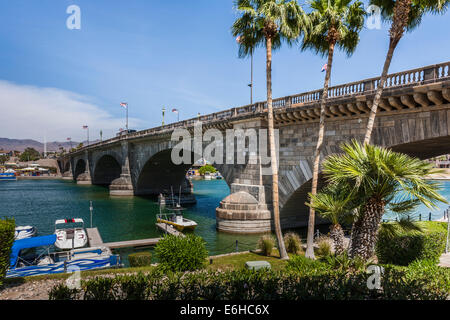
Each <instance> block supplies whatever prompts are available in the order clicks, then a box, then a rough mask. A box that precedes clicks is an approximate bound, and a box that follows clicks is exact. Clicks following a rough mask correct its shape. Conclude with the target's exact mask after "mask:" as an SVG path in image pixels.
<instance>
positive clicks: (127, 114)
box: [127, 103, 128, 133]
mask: <svg viewBox="0 0 450 320" xmlns="http://www.w3.org/2000/svg"><path fill="white" fill-rule="evenodd" d="M127 133H128V103H127Z"/></svg>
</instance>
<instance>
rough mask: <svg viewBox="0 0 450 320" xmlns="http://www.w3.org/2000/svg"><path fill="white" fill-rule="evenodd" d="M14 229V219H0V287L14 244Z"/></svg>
mask: <svg viewBox="0 0 450 320" xmlns="http://www.w3.org/2000/svg"><path fill="white" fill-rule="evenodd" d="M15 227H16V224H15V221H14V219H10V218H5V219H4V220H2V219H0V286H1V285H2V284H3V279H4V278H5V276H6V272H7V271H8V268H9V263H10V262H9V257H10V255H11V247H12V245H13V242H14V234H15Z"/></svg>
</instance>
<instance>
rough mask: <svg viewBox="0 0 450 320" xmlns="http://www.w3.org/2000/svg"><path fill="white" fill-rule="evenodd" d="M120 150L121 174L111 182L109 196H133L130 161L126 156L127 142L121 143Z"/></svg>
mask: <svg viewBox="0 0 450 320" xmlns="http://www.w3.org/2000/svg"><path fill="white" fill-rule="evenodd" d="M121 149H122V173H121V174H120V177H119V178H117V179H115V180H113V181H112V182H111V185H110V186H109V194H110V195H111V196H134V187H133V182H132V181H131V174H130V159H129V156H128V142H127V141H122V142H121Z"/></svg>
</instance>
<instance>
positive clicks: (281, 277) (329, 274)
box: [50, 256, 450, 300]
mask: <svg viewBox="0 0 450 320" xmlns="http://www.w3.org/2000/svg"><path fill="white" fill-rule="evenodd" d="M297 257H302V256H297ZM297 257H296V258H297ZM300 260H301V258H300V259H299V261H300ZM305 261H306V260H305ZM311 261H312V260H311ZM306 263H309V262H306ZM311 264H312V265H315V264H316V263H315V262H312V263H311ZM307 270H311V269H309V268H308V269H307ZM370 276H371V274H369V273H366V272H365V271H358V272H348V271H338V270H326V269H323V270H320V271H315V272H311V271H306V272H298V271H295V270H290V271H289V270H284V271H273V270H268V269H262V270H257V271H256V270H246V269H241V270H235V271H226V272H218V271H215V272H214V271H205V270H201V271H196V272H189V273H170V272H169V273H167V274H161V273H152V274H150V275H145V276H143V275H130V276H117V277H115V278H111V279H109V280H105V281H99V279H92V280H88V281H86V282H84V283H83V284H82V290H81V294H80V295H79V298H80V299H93V300H108V299H132V298H133V299H149V300H306V299H309V300H311V299H314V300H324V299H326V300H367V299H379V300H381V299H383V300H388V299H401V300H405V299H406V300H435V299H439V300H445V299H446V298H447V297H448V294H449V292H450V280H449V279H450V270H448V269H445V268H440V269H436V271H434V272H433V273H431V274H425V273H418V272H417V270H415V269H414V268H412V269H409V268H408V267H399V266H385V270H384V273H383V274H382V277H381V288H380V289H369V288H368V286H367V282H368V280H369V277H370ZM133 278H134V279H133ZM124 288H125V289H124ZM56 292H58V293H59V294H58V295H57V294H56ZM64 293H67V296H63V294H64ZM56 296H58V297H59V298H60V299H66V298H70V297H73V295H71V292H70V291H68V290H65V291H64V290H61V288H58V287H55V288H53V289H52V291H51V293H50V297H51V298H54V297H56Z"/></svg>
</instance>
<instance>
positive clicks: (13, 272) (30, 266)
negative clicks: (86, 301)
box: [6, 234, 122, 278]
mask: <svg viewBox="0 0 450 320" xmlns="http://www.w3.org/2000/svg"><path fill="white" fill-rule="evenodd" d="M55 241H56V235H54V234H53V235H50V236H42V237H34V238H30V239H22V240H17V241H14V244H13V246H12V249H11V255H10V266H9V270H8V272H7V274H6V278H16V277H28V276H36V275H44V274H54V273H63V272H73V271H83V270H92V269H101V268H111V267H121V266H122V264H121V262H120V257H119V256H118V255H114V254H112V253H111V250H110V249H109V248H107V247H91V248H83V249H75V250H70V251H60V252H50V249H47V250H44V251H42V250H37V249H38V248H39V249H40V248H41V247H48V248H50V246H51V245H53V244H55ZM29 249H34V250H32V251H31V252H34V253H33V254H31V255H30V254H24V253H25V252H30V251H29ZM38 252H40V253H38Z"/></svg>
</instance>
